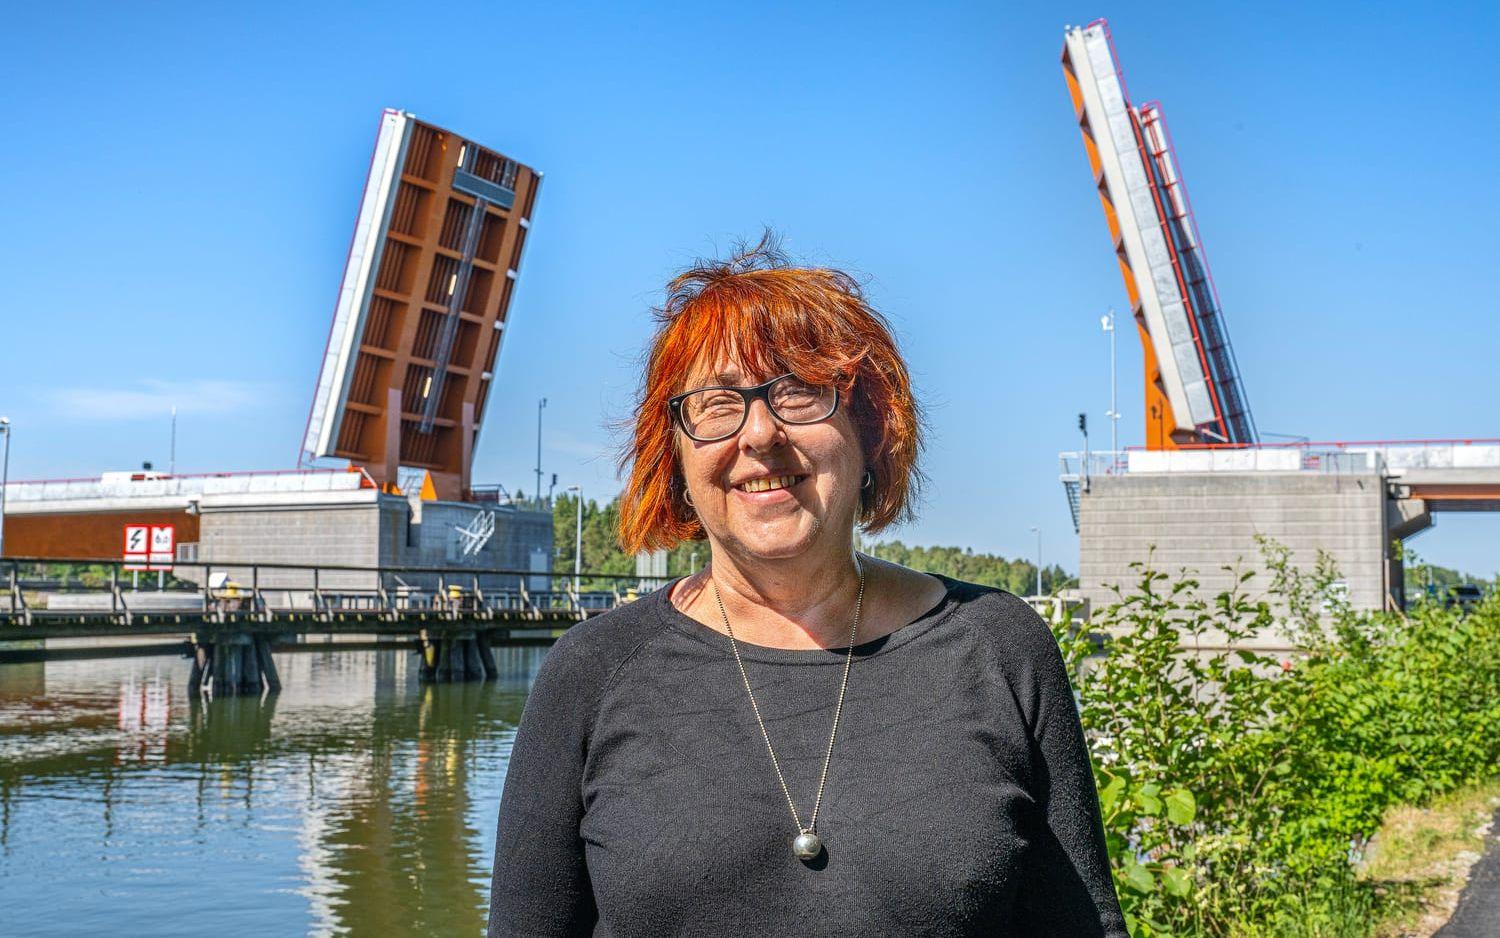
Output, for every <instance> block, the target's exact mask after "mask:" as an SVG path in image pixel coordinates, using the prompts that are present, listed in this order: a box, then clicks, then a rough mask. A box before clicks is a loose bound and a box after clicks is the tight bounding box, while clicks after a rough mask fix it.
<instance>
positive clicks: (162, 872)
mask: <svg viewBox="0 0 1500 938" xmlns="http://www.w3.org/2000/svg"><path fill="white" fill-rule="evenodd" d="M544 653H545V652H544V650H542V649H536V648H524V649H505V650H497V658H498V659H499V664H500V667H501V679H500V680H498V681H492V682H489V683H486V684H477V683H473V684H454V685H438V686H430V685H428V686H424V685H421V684H419V683H418V682H417V672H416V661H415V656H413V655H410V654H408V653H405V652H399V651H389V652H386V651H381V652H349V653H327V654H306V653H303V654H292V655H278V656H277V662H276V663H277V667H278V669H279V670H280V672H281V675H282V680H283V683H284V685H285V690H284V691H283V692H282V693H281V694H279V695H272V696H265V697H262V698H260V699H256V698H253V697H252V698H246V697H229V698H221V699H218V700H213V701H203V700H201V699H200V698H198V697H197V696H195V695H189V694H188V693H187V692H186V687H187V675H188V667H187V663H186V662H185V661H180V660H178V659H172V658H151V659H133V660H124V661H87V662H63V663H52V664H47V665H37V664H28V665H6V666H0V907H5V908H7V909H12V910H13V909H30V910H35V911H33V912H32V913H31V914H29V915H23V916H21V917H20V918H19V919H17V918H14V917H13V916H12V914H11V913H7V922H6V928H7V932H6V933H7V934H16V935H49V936H50V935H73V934H78V933H80V932H84V931H89V930H92V929H100V930H102V931H108V932H110V933H120V934H154V935H176V934H181V935H199V934H202V933H204V932H205V931H207V930H214V929H225V928H236V929H237V928H245V929H253V930H254V931H255V932H257V933H263V934H278V935H279V934H319V935H335V934H381V935H462V934H480V933H482V932H483V924H484V911H485V906H486V904H487V901H488V899H487V896H488V872H489V864H490V857H491V851H492V849H493V847H494V844H493V837H494V812H495V809H496V807H497V805H498V803H499V797H500V788H501V785H502V784H503V781H504V772H505V763H506V760H507V759H508V757H509V754H510V744H511V738H512V734H513V731H514V728H515V724H516V721H517V719H518V718H519V716H520V711H521V706H522V703H523V702H524V698H525V693H526V690H527V688H528V687H529V685H530V682H531V680H532V678H533V676H534V674H535V672H536V668H537V666H538V665H539V664H540V662H541V658H542V656H543V654H544Z"/></svg>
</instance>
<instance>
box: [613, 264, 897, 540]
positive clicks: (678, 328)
mask: <svg viewBox="0 0 1500 938" xmlns="http://www.w3.org/2000/svg"><path fill="white" fill-rule="evenodd" d="M656 318H657V322H658V326H657V330H656V334H655V335H654V336H653V337H652V340H651V345H650V349H649V351H648V354H647V359H646V371H645V376H644V379H643V380H642V382H641V391H640V399H639V407H638V409H637V411H636V415H635V419H634V427H633V433H632V435H631V438H630V440H629V441H628V442H627V443H626V445H625V447H624V451H623V452H622V453H621V456H620V468H621V471H622V472H628V474H629V482H628V483H627V484H626V487H625V491H624V493H623V497H622V498H621V500H620V530H619V536H620V545H621V546H622V547H623V548H624V549H625V550H626V551H627V552H629V553H636V552H638V551H641V550H658V549H663V548H671V547H674V546H676V545H677V544H678V543H680V542H682V541H685V540H701V539H702V538H703V537H704V533H703V527H702V525H701V524H699V522H698V519H697V517H696V516H695V514H694V512H693V510H692V508H691V507H690V506H689V505H688V504H687V502H686V500H685V499H684V497H683V491H684V483H683V479H682V471H681V468H680V466H679V464H678V459H677V447H676V446H675V445H674V443H675V440H674V429H673V426H672V421H671V416H670V414H669V413H668V411H667V399H668V398H670V397H671V396H672V395H674V394H678V393H680V392H682V391H684V390H687V388H686V386H685V385H686V382H687V381H688V380H689V378H690V377H691V376H692V375H693V374H695V373H697V372H699V371H700V370H702V369H705V368H707V367H709V366H712V364H713V363H714V362H715V361H716V360H717V359H718V358H719V357H720V356H728V357H730V358H731V359H732V360H733V361H734V363H735V364H736V365H738V366H739V367H740V368H741V370H743V371H744V373H745V374H746V375H747V376H752V375H754V376H759V377H760V378H761V379H764V378H770V377H774V376H775V375H778V374H784V373H786V372H791V373H793V374H795V375H797V377H799V378H801V379H802V380H804V381H807V382H810V383H813V384H830V385H834V386H836V387H838V389H839V395H840V398H841V399H842V400H843V401H844V404H843V405H842V406H846V407H848V408H849V411H848V413H849V415H850V418H851V420H852V422H853V423H854V427H855V430H856V431H857V433H858V435H859V442H860V448H861V450H862V452H863V454H864V461H865V466H866V468H867V469H869V470H870V472H871V473H873V476H874V484H873V485H871V486H870V487H868V488H866V489H862V490H861V494H860V507H859V523H860V525H861V527H863V529H864V530H865V531H866V532H870V533H873V532H876V531H880V530H882V529H883V528H886V527H888V526H889V525H891V524H893V523H895V522H898V521H906V520H909V519H911V518H912V517H913V514H914V513H913V510H912V505H913V502H914V501H915V499H916V494H917V490H918V489H919V487H920V484H921V481H922V476H921V472H920V471H919V470H918V469H917V456H918V454H919V452H920V450H921V448H922V428H921V422H922V421H921V412H920V408H919V406H918V404H917V401H916V398H915V396H914V395H913V393H912V387H911V377H910V375H909V374H908V373H907V369H906V363H905V362H904V361H902V359H901V353H900V352H899V351H898V350H897V348H896V342H895V340H894V339H893V338H892V337H891V331H890V327H889V325H888V324H887V323H886V321H885V318H884V317H883V316H881V315H880V314H879V313H878V312H876V311H875V310H874V309H872V308H871V307H870V305H869V304H868V303H867V302H866V301H865V298H864V295H863V293H862V292H861V290H860V288H859V285H858V284H857V283H855V281H854V279H853V278H851V277H850V276H849V275H848V274H845V273H843V272H841V271H837V270H831V269H828V268H823V267H793V266H791V265H790V264H789V263H788V261H787V260H786V258H785V256H784V255H783V254H782V253H781V252H780V251H779V250H777V249H776V247H775V245H774V244H773V243H772V242H771V240H770V237H769V236H767V237H765V238H762V239H761V241H760V243H759V244H757V245H756V246H755V247H753V248H749V249H748V250H741V251H739V252H738V253H736V254H735V255H734V256H732V257H730V258H729V259H728V260H724V261H699V262H698V263H697V264H696V265H694V266H693V267H691V268H689V269H688V270H685V271H683V272H682V273H681V274H679V275H677V276H676V277H675V278H673V280H672V281H671V283H669V284H668V285H667V300H666V302H665V303H664V304H663V305H662V307H661V308H660V309H659V310H657V311H656Z"/></svg>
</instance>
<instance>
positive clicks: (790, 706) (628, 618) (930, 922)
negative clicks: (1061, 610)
mask: <svg viewBox="0 0 1500 938" xmlns="http://www.w3.org/2000/svg"><path fill="white" fill-rule="evenodd" d="M944 583H945V584H946V585H947V587H948V591H947V595H946V596H945V598H944V599H943V601H942V602H941V603H939V604H938V605H937V606H935V607H934V608H933V609H931V610H929V611H928V612H927V613H926V614H924V615H922V616H921V617H920V618H918V619H917V620H916V621H914V622H912V623H910V624H908V625H906V626H903V627H902V628H900V629H898V630H896V631H895V632H893V633H891V634H890V635H888V636H885V637H883V638H879V639H875V640H874V641H869V642H863V643H861V644H858V645H856V646H855V653H854V663H853V666H852V668H851V670H850V673H849V688H848V692H847V696H846V699H845V703H844V712H843V717H842V718H841V724H840V726H839V732H838V739H837V742H836V744H835V746H834V750H833V761H832V763H831V765H830V767H829V770H828V781H827V788H826V791H825V792H824V795H823V806H822V809H821V811H820V812H819V815H818V822H817V832H818V835H819V836H820V837H821V838H822V841H823V844H824V846H825V848H826V851H825V853H824V854H822V855H821V856H820V857H819V858H817V859H816V860H814V861H812V862H810V863H803V862H802V861H800V860H798V859H797V858H796V856H795V855H793V853H792V849H791V842H792V839H793V837H795V836H796V834H797V830H796V826H795V824H794V823H793V821H792V815H791V811H790V810H789V809H788V808H787V804H786V798H785V796H784V795H783V794H782V791H781V786H780V785H779V784H778V783H777V781H776V774H775V771H774V770H773V768H772V765H771V759H770V756H769V755H768V754H767V753H766V746H765V743H764V741H763V740H762V739H761V735H760V729H759V727H758V726H757V725H756V722H755V716H754V714H753V713H752V712H751V709H750V701H749V700H748V699H747V698H746V696H745V687H744V684H743V682H742V681H741V679H740V675H739V671H738V669H737V668H736V667H735V663H734V658H733V656H732V653H731V650H730V647H729V639H728V637H726V636H724V635H722V634H720V633H718V632H716V631H714V630H712V629H709V628H707V627H706V626H704V625H703V624H701V623H699V622H697V621H695V620H693V619H691V618H689V617H688V616H686V615H683V614H682V613H681V612H679V611H678V610H677V609H676V608H675V607H673V606H672V605H671V603H670V602H669V601H668V600H667V595H668V593H669V590H668V589H661V590H658V591H656V592H654V593H651V594H649V595H648V596H646V597H645V598H643V599H641V600H639V601H637V602H635V603H632V604H630V605H628V606H624V607H621V608H619V609H616V610H614V611H612V612H610V613H608V614H606V615H602V616H599V617H598V618H595V619H589V620H587V621H585V622H583V623H581V624H579V625H577V626H574V627H573V628H571V629H569V630H568V631H567V632H566V633H565V634H564V635H563V636H562V637H561V638H559V639H558V641H557V644H556V645H555V646H554V647H553V648H552V650H551V651H550V652H549V653H548V655H547V658H546V660H545V661H544V662H543V664H542V667H541V670H540V671H539V672H538V674H537V677H536V682H535V684H534V685H533V687H532V689H531V695H530V697H529V698H528V699H527V702H526V706H525V710H524V711H523V713H522V716H521V725H520V728H519V729H518V730H517V733H516V740H515V746H514V748H513V750H512V752H511V758H510V768H509V772H508V774H507V776H506V779H505V792H504V795H503V797H502V800H501V804H500V822H499V833H498V835H497V839H496V845H495V872H494V881H493V886H492V890H491V893H490V922H489V934H490V935H491V936H509V935H599V936H605V935H607V936H615V938H625V936H659V935H692V936H715V935H781V934H797V935H840V936H847V935H1028V936H1029V935H1106V936H1112V938H1113V936H1124V935H1125V926H1124V922H1123V917H1122V915H1121V913H1120V906H1119V901H1118V899H1117V898H1116V895H1115V891H1114V885H1113V883H1112V882H1111V879H1110V872H1109V861H1108V859H1107V856H1106V854H1105V849H1104V834H1103V826H1102V824H1101V822H1100V817H1099V802H1098V797H1097V795H1096V792H1095V789H1094V780H1093V774H1092V772H1091V771H1090V768H1089V755H1088V748H1087V746H1086V744H1085V742H1084V737H1083V733H1082V729H1081V727H1080V725H1079V721H1078V711H1077V707H1076V705H1075V703H1074V699H1073V695H1072V690H1071V687H1070V686H1069V684H1068V677H1067V673H1066V670H1065V668H1064V666H1063V661H1062V656H1061V655H1060V654H1059V652H1058V649H1057V645H1056V643H1055V642H1054V641H1053V638H1052V634H1051V632H1050V631H1049V630H1048V629H1047V626H1046V625H1045V623H1043V622H1042V621H1041V619H1040V618H1039V617H1038V616H1037V615H1036V614H1035V613H1034V612H1033V611H1032V610H1031V609H1030V608H1029V607H1027V606H1026V604H1025V603H1023V602H1021V600H1019V599H1017V598H1016V597H1015V596H1012V595H1010V594H1009V593H1005V592H1001V591H999V590H992V589H988V588H986V587H981V586H974V585H972V584H968V583H961V582H958V581H956V580H949V579H946V578H945V579H944ZM847 651H848V647H847V646H845V647H844V648H843V649H827V650H820V649H814V650H810V651H791V650H785V649H774V648H766V647H763V646H759V645H748V644H745V643H743V642H741V643H740V652H741V656H742V657H743V659H744V661H745V668H746V670H747V671H748V673H749V675H750V684H751V686H752V687H753V688H754V689H755V698H756V701H757V702H758V703H759V704H760V708H761V714H762V716H763V717H764V718H765V721H766V729H767V731H768V732H769V734H770V736H771V744H772V745H773V746H774V747H775V748H776V756H777V758H778V759H779V760H780V761H781V767H782V771H783V773H785V776H786V782H787V785H788V787H789V788H790V789H791V795H792V799H793V800H794V801H795V802H796V804H797V810H798V812H799V813H800V814H801V816H802V819H803V821H804V822H806V820H807V816H808V814H809V813H810V812H811V810H812V804H813V798H814V796H815V795H816V793H817V785H818V776H819V774H820V772H821V770H822V764H823V756H824V753H825V751H826V749H827V746H828V733H829V730H830V728H831V726H832V721H833V712H834V705H835V703H836V701H837V697H838V688H839V679H840V677H841V676H842V672H843V665H844V656H845V654H846V653H847Z"/></svg>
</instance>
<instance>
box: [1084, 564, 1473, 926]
mask: <svg viewBox="0 0 1500 938" xmlns="http://www.w3.org/2000/svg"><path fill="white" fill-rule="evenodd" d="M1262 546H1263V550H1264V553H1265V561H1266V566H1267V568H1268V569H1269V570H1270V573H1271V575H1270V578H1269V582H1268V583H1267V584H1266V587H1265V589H1264V591H1263V595H1262V596H1260V597H1258V598H1254V599H1252V598H1251V590H1252V588H1253V587H1254V586H1255V585H1256V584H1255V583H1254V582H1253V581H1254V580H1255V579H1256V577H1255V576H1254V575H1253V574H1250V573H1243V574H1240V575H1239V576H1237V578H1236V584H1237V585H1236V587H1235V588H1234V589H1232V590H1230V591H1228V592H1225V593H1223V594H1220V595H1218V596H1216V597H1214V598H1213V599H1212V600H1205V599H1204V598H1202V596H1201V595H1200V589H1199V585H1198V583H1197V581H1195V580H1194V579H1193V577H1192V575H1191V574H1190V573H1189V572H1187V571H1181V572H1179V573H1178V574H1176V575H1168V574H1166V573H1163V572H1160V571H1157V570H1154V569H1152V568H1151V565H1150V563H1149V562H1148V563H1145V564H1140V565H1138V566H1137V573H1138V577H1139V579H1138V582H1137V584H1136V587H1135V589H1134V590H1133V591H1131V592H1129V593H1119V594H1118V597H1117V601H1116V602H1114V603H1113V604H1112V605H1110V606H1109V607H1108V608H1106V609H1103V610H1101V611H1099V612H1098V613H1096V614H1095V615H1094V617H1093V618H1092V620H1091V621H1090V622H1089V623H1088V626H1087V629H1086V630H1079V629H1076V628H1074V626H1073V624H1072V623H1070V622H1067V621H1062V622H1058V623H1055V624H1054V631H1055V634H1056V635H1057V638H1058V641H1059V644H1060V645H1061V647H1062V649H1063V651H1064V655H1065V657H1066V658H1067V659H1068V660H1069V663H1070V666H1071V667H1072V668H1073V669H1074V674H1075V687H1076V689H1077V695H1078V703H1079V711H1080V715H1081V716H1082V719H1083V723H1084V727H1085V729H1086V730H1087V732H1088V733H1089V736H1090V744H1091V747H1092V751H1093V755H1094V762H1095V771H1096V778H1097V782H1098V786H1099V794H1100V804H1101V808H1102V811H1103V814H1104V825H1105V833H1106V836H1107V839H1108V845H1109V852H1110V858H1111V862H1112V863H1113V866H1114V873H1115V880H1116V885H1117V887H1118V889H1119V893H1120V898H1121V901H1122V903H1123V905H1124V907H1125V911H1126V913H1127V916H1128V918H1129V921H1130V926H1131V932H1132V934H1133V935H1138V936H1159V935H1210V936H1240V935H1322V936H1334V935H1360V934H1366V933H1367V929H1364V928H1362V926H1363V923H1364V922H1366V921H1367V920H1368V919H1369V917H1370V915H1371V912H1372V908H1373V903H1374V902H1375V897H1374V896H1373V894H1371V893H1369V892H1368V891H1366V887H1364V886H1362V884H1360V883H1359V882H1358V881H1357V880H1356V879H1355V875H1354V869H1353V862H1354V861H1356V860H1358V859H1359V858H1360V856H1361V855H1362V853H1363V850H1364V847H1365V844H1366V843H1367V842H1368V839H1369V837H1370V836H1371V835H1372V834H1373V833H1374V831H1375V830H1376V829H1377V828H1378V826H1379V824H1380V820H1381V818H1382V816H1383V815H1384V813H1385V810H1386V809H1387V808H1388V807H1390V806H1392V805H1395V804H1402V803H1413V804H1417V803H1421V802H1423V801H1425V800H1426V799H1428V798H1429V797H1431V796H1432V795H1435V794H1438V793H1441V792H1445V791H1448V790H1451V789H1453V788H1455V787H1457V786H1459V785H1462V784H1465V783H1467V782H1471V781H1478V780H1480V779H1482V778H1484V777H1487V776H1491V775H1493V774H1494V773H1495V771H1496V767H1497V765H1500V600H1497V598H1496V596H1495V594H1494V593H1493V592H1492V593H1491V595H1490V597H1489V599H1488V600H1486V602H1485V603H1484V604H1483V605H1481V606H1479V607H1477V608H1475V609H1473V610H1470V611H1469V612H1468V613H1467V614H1465V613H1464V612H1462V611H1460V610H1457V609H1445V608H1442V607H1441V606H1439V605H1437V604H1419V605H1417V606H1416V607H1414V608H1413V609H1411V610H1408V612H1407V613H1405V614H1403V613H1399V612H1390V613H1372V612H1355V611H1353V610H1351V609H1349V608H1348V605H1347V604H1346V603H1345V602H1344V601H1343V599H1342V597H1341V596H1340V595H1339V593H1338V592H1337V591H1336V590H1334V589H1333V584H1334V581H1335V579H1336V572H1335V571H1334V570H1333V567H1332V564H1331V563H1329V562H1328V561H1327V559H1326V558H1321V557H1320V558H1319V560H1318V563H1317V564H1316V565H1315V567H1314V569H1313V570H1312V571H1310V572H1305V571H1300V570H1298V569H1297V568H1296V567H1294V566H1293V565H1292V563H1291V558H1290V556H1289V554H1288V552H1287V551H1286V550H1285V549H1283V548H1281V547H1279V546H1278V545H1275V544H1273V543H1264V544H1263V545H1262ZM1271 630H1279V631H1280V632H1281V633H1282V634H1284V635H1286V636H1287V637H1288V638H1289V639H1290V640H1291V641H1292V642H1293V643H1294V645H1295V647H1296V651H1295V653H1293V654H1290V655H1280V656H1274V657H1273V656H1270V655H1266V654H1262V653H1257V652H1254V651H1249V650H1245V649H1243V648H1241V649H1237V650H1222V646H1223V645H1225V644H1228V645H1236V644H1240V643H1241V642H1243V640H1244V639H1246V638H1249V637H1250V636H1251V635H1252V634H1254V633H1257V632H1266V631H1271ZM1210 632H1212V633H1214V635H1215V637H1217V636H1222V637H1223V638H1225V639H1227V640H1228V641H1227V643H1225V642H1220V643H1217V644H1218V645H1219V646H1220V647H1221V650H1213V651H1197V652H1192V651H1185V650H1184V648H1183V645H1184V643H1187V644H1189V645H1191V644H1193V639H1195V638H1197V639H1202V638H1203V637H1204V636H1205V635H1206V634H1207V633H1210ZM1101 642H1102V644H1101Z"/></svg>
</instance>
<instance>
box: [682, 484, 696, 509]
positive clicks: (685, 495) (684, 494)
mask: <svg viewBox="0 0 1500 938" xmlns="http://www.w3.org/2000/svg"><path fill="white" fill-rule="evenodd" d="M682 500H683V501H685V502H687V506H688V507H689V508H692V509H695V510H696V509H697V507H698V506H696V505H694V504H693V496H692V493H690V492H689V491H688V490H687V486H685V485H684V486H683V487H682Z"/></svg>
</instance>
